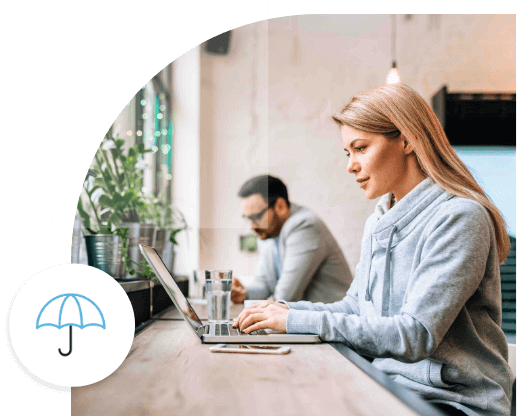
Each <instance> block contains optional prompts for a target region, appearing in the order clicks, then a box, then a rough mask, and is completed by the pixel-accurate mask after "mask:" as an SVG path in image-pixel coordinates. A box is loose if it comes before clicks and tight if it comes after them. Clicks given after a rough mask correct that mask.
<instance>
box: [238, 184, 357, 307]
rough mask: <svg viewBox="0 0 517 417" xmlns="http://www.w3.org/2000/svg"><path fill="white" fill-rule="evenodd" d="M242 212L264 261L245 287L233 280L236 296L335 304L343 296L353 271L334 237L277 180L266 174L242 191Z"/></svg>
mask: <svg viewBox="0 0 517 417" xmlns="http://www.w3.org/2000/svg"><path fill="white" fill-rule="evenodd" d="M238 195H239V197H241V198H242V209H243V212H244V214H243V216H244V217H245V218H247V219H248V220H249V221H250V222H251V229H252V230H253V231H254V232H255V233H256V234H257V236H258V237H259V239H261V241H259V252H260V260H259V265H258V273H257V276H256V277H255V280H254V281H253V282H252V283H251V284H249V285H247V286H246V287H244V286H243V285H242V283H241V282H240V281H239V280H238V279H236V278H234V280H233V286H232V295H231V299H232V301H233V302H236V303H242V302H243V301H244V300H245V299H250V300H265V299H266V298H268V297H270V296H271V295H273V297H274V299H275V300H285V301H299V300H307V301H312V302H318V301H321V302H325V303H330V302H334V301H338V300H341V299H342V298H343V297H344V296H345V294H346V292H347V290H348V287H349V286H350V283H351V282H352V274H351V273H350V269H349V267H348V265H347V263H346V260H345V257H344V256H343V253H342V252H341V249H340V248H339V246H338V244H337V242H336V241H335V239H334V237H333V236H332V234H331V233H330V231H329V230H328V228H327V227H326V226H325V224H324V223H323V221H322V220H321V219H320V218H318V217H317V216H316V215H315V214H314V213H313V212H312V211H311V210H309V209H308V208H306V207H301V206H298V205H296V204H292V203H290V202H289V198H288V195H287V188H286V186H285V184H284V183H283V182H282V181H281V180H280V179H278V178H275V177H272V176H270V175H261V176H258V177H255V178H252V179H250V180H249V181H247V182H246V183H245V184H244V185H243V186H242V187H241V189H240V191H239V193H238Z"/></svg>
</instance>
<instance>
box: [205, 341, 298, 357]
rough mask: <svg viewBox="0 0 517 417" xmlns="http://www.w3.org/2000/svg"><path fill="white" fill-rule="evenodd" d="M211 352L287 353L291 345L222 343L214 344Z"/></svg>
mask: <svg viewBox="0 0 517 417" xmlns="http://www.w3.org/2000/svg"><path fill="white" fill-rule="evenodd" d="M210 351H211V352H228V353H266V354H268V355H285V354H286V353H289V352H290V351H291V348H290V347H289V346H267V345H227V344H225V343H221V344H219V345H215V346H212V347H211V348H210Z"/></svg>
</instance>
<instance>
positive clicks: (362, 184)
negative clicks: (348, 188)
mask: <svg viewBox="0 0 517 417" xmlns="http://www.w3.org/2000/svg"><path fill="white" fill-rule="evenodd" d="M369 179H370V178H368V179H367V180H364V181H363V182H360V183H359V187H361V188H364V187H366V183H367V182H368V180H369Z"/></svg>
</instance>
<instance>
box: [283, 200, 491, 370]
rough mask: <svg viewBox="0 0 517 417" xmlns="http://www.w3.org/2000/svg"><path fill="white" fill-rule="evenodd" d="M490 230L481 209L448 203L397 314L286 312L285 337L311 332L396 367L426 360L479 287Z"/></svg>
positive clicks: (437, 217) (431, 228)
mask: <svg viewBox="0 0 517 417" xmlns="http://www.w3.org/2000/svg"><path fill="white" fill-rule="evenodd" d="M490 227H491V225H490V219H489V218H488V214H487V212H486V210H485V209H484V207H482V206H481V205H480V204H478V203H475V202H454V203H451V204H447V205H446V207H444V209H442V210H440V211H439V212H438V213H437V214H436V215H435V216H434V218H433V219H432V220H431V221H430V222H429V223H428V225H427V227H426V232H425V234H424V239H425V242H424V244H423V249H422V252H421V256H420V262H419V265H418V267H417V268H416V269H415V270H414V273H413V274H412V276H411V278H410V280H409V284H408V288H407V293H406V302H405V304H404V306H403V307H402V309H401V313H400V314H399V315H395V316H393V317H361V316H358V315H356V314H346V313H332V312H330V311H302V310H296V309H290V310H289V313H288V316H287V332H288V333H316V334H318V335H319V336H320V337H321V338H322V339H323V340H325V341H339V342H344V343H345V344H347V345H349V346H350V347H352V348H354V349H355V350H356V351H358V353H360V354H363V355H367V356H370V357H376V358H384V357H390V358H394V359H397V360H399V361H401V362H418V361H420V360H422V359H425V358H428V357H430V356H431V354H432V353H433V351H434V350H435V349H436V347H437V346H438V344H439V343H440V341H441V340H442V338H443V336H444V335H445V333H446V332H447V330H448V329H449V327H450V326H451V324H452V323H453V322H454V320H455V319H456V317H457V315H458V313H459V311H460V309H461V308H462V307H463V306H464V305H465V303H466V302H467V300H468V299H469V298H470V297H471V296H472V294H473V293H474V292H475V291H476V289H477V288H478V286H479V285H480V282H481V280H482V278H483V275H484V271H485V265H486V261H487V257H488V252H489V250H490V240H491V238H490V235H491V229H490ZM492 233H493V232H492ZM345 299H346V297H345Z"/></svg>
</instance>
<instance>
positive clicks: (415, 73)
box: [173, 15, 515, 276]
mask: <svg viewBox="0 0 517 417" xmlns="http://www.w3.org/2000/svg"><path fill="white" fill-rule="evenodd" d="M390 30H391V20H390V16H388V15H378V16H377V15H367V16H354V15H332V16H323V15H321V16H320V15H318V16H294V17H286V18H279V19H272V20H269V21H264V22H259V23H256V24H252V25H247V26H244V27H240V28H236V29H234V30H232V38H231V43H230V49H229V53H228V54H227V55H211V54H208V53H206V52H204V50H202V49H201V50H199V49H196V50H193V51H191V52H189V53H187V54H185V55H184V56H183V57H182V58H181V59H180V60H183V62H184V63H185V62H189V61H192V66H194V67H195V66H196V65H198V66H199V67H198V71H199V81H200V87H199V100H200V102H199V178H198V179H197V180H196V181H199V216H198V217H197V220H196V222H197V221H198V222H199V223H198V224H199V230H198V231H197V232H198V236H199V247H198V250H199V258H198V261H199V262H198V263H197V264H195V262H194V263H187V264H184V265H183V266H182V268H183V269H180V270H178V269H177V270H176V272H180V273H188V272H190V270H191V269H193V268H197V267H201V268H232V269H233V270H234V274H235V276H251V275H253V273H254V270H255V266H256V262H257V255H256V254H250V253H243V252H240V251H239V240H238V236H239V235H240V234H245V233H247V231H248V229H247V227H248V225H247V224H246V223H245V222H244V221H243V220H242V219H241V206H240V200H239V198H238V197H237V196H236V194H237V191H238V189H239V187H240V186H241V185H242V183H243V182H244V181H245V180H247V179H248V178H250V177H252V176H254V175H258V174H262V173H270V174H272V175H275V176H279V177H280V178H282V179H283V180H284V181H285V183H286V184H287V186H288V190H289V194H290V198H291V200H292V201H294V202H296V203H298V204H302V205H306V206H308V207H310V208H312V209H313V210H314V211H315V212H316V213H318V214H319V215H320V217H321V218H322V219H323V220H324V221H325V222H326V223H327V225H328V226H329V228H330V230H331V231H332V233H333V234H334V236H335V237H336V239H337V241H338V242H339V244H340V246H341V248H342V250H343V252H344V254H345V256H346V258H347V260H348V262H349V264H350V267H351V268H352V270H355V266H356V263H357V262H358V259H359V250H360V248H359V244H360V239H361V236H362V233H363V227H364V224H365V221H366V219H367V217H368V216H369V214H370V213H371V212H372V211H373V208H374V205H375V203H376V201H370V200H367V199H366V198H365V197H364V193H363V191H362V190H361V189H359V188H358V186H357V185H356V183H355V180H354V177H353V176H352V175H350V174H349V173H348V172H347V171H346V163H347V159H346V157H345V153H344V151H343V149H342V144H341V142H340V135H339V130H338V129H337V127H336V126H335V124H334V123H333V122H332V120H331V119H330V115H331V114H332V113H333V112H334V111H338V110H340V108H341V107H342V106H343V105H344V104H345V103H346V102H347V101H348V100H349V99H350V98H351V96H352V95H354V94H355V93H357V92H359V91H363V90H367V89H370V88H374V87H376V86H378V85H381V84H384V80H385V77H386V74H387V71H388V69H389V68H390V66H391V47H390V33H391V32H390ZM396 45H397V63H398V66H399V69H400V74H401V77H402V81H403V82H404V83H407V84H409V85H411V86H412V87H413V88H415V89H416V90H417V91H418V92H419V93H420V94H422V95H423V97H424V98H425V99H426V100H427V101H428V102H429V103H430V102H431V97H432V95H433V94H434V93H435V92H436V91H437V90H438V89H439V88H440V87H441V86H442V85H443V84H447V85H448V87H449V90H450V91H458V90H464V91H511V92H514V91H515V16H497V15H494V16H476V15H468V16H463V15H450V16H429V15H412V16H409V17H408V16H406V15H399V16H397V44H396ZM180 60H177V62H179V61H180ZM177 62H175V63H174V64H173V67H174V66H175V68H176V69H175V70H174V75H173V78H174V81H173V82H174V83H175V85H178V84H181V83H183V82H184V75H180V74H179V73H180V72H181V70H180V69H179V64H178V65H176V64H177ZM187 68H190V67H187ZM192 79H193V78H192ZM184 97H188V94H186V95H184ZM192 97H193V98H190V97H188V100H189V101H191V100H194V99H195V94H194V95H193V96H192ZM175 100H176V103H178V101H180V98H179V97H176V99H175ZM179 105H180V106H181V103H179ZM175 111H176V114H178V113H177V112H178V110H177V109H176V108H175ZM190 117H191V116H189V118H190ZM176 126H177V130H176V132H177V135H176V138H175V141H176V142H178V141H185V140H188V141H193V143H197V142H196V139H195V138H194V137H193V136H192V137H191V136H189V137H188V138H187V137H186V136H185V135H179V133H178V129H181V121H180V120H179V119H177V121H176ZM188 129H190V128H188ZM190 133H191V134H192V135H194V134H195V129H192V131H191V132H190ZM181 146H186V145H185V144H183V145H180V144H178V145H175V158H179V159H181V160H183V165H185V163H186V162H185V160H186V159H185V158H187V156H186V155H187V153H185V154H181V155H180V148H181ZM192 152H194V153H195V152H197V150H189V151H188V155H190V153H192ZM189 157H190V156H189ZM189 163H190V162H189ZM193 163H194V164H195V163H197V159H195V158H194V160H193ZM195 171H196V170H195V169H192V170H189V171H188V173H189V175H195ZM185 175H186V174H185V172H183V170H181V169H179V170H177V169H176V168H175V176H174V181H175V182H174V184H175V188H177V187H181V185H180V184H181V183H182V182H183V181H194V180H193V179H191V178H188V179H186V178H185ZM192 192H193V193H194V194H193V195H196V194H195V193H196V192H197V190H196V189H195V188H194V189H193V190H192ZM192 198H194V197H192ZM192 216H193V218H196V214H195V213H194V214H192ZM192 234H193V233H191V235H192ZM195 249H196V250H197V248H195ZM181 250H182V251H183V250H184V249H181ZM191 250H193V248H192V242H191ZM178 267H179V265H178Z"/></svg>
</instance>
